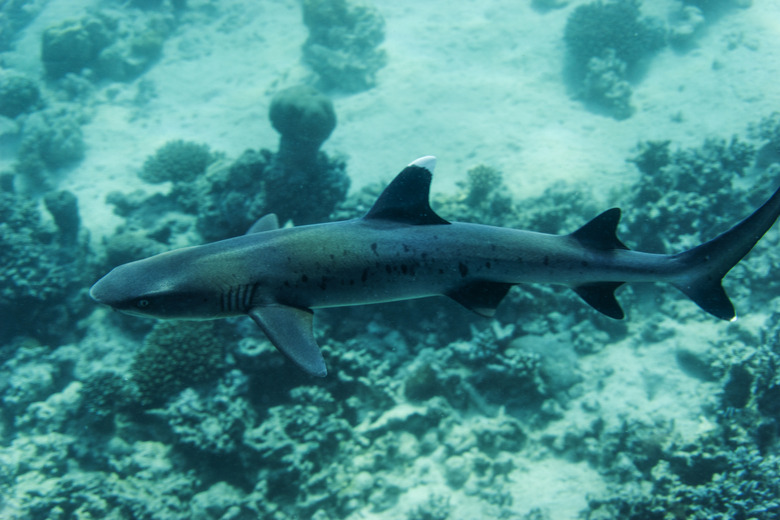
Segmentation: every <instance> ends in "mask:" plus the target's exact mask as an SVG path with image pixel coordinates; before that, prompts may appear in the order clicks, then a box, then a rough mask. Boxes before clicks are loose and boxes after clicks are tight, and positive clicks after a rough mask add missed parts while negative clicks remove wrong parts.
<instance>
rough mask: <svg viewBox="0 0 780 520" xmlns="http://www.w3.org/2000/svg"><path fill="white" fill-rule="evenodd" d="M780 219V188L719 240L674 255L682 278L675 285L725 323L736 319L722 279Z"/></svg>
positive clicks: (717, 238)
mask: <svg viewBox="0 0 780 520" xmlns="http://www.w3.org/2000/svg"><path fill="white" fill-rule="evenodd" d="M778 216H780V189H778V190H777V191H776V192H775V193H774V195H772V197H771V198H770V199H769V200H768V201H766V202H765V203H764V205H763V206H761V207H760V208H758V209H757V210H756V211H755V212H754V213H753V214H752V215H750V216H749V217H747V218H746V219H745V220H743V221H742V222H740V223H739V224H737V225H736V226H734V227H732V228H731V229H729V230H728V231H726V232H725V233H722V234H721V235H719V236H717V237H716V238H714V239H712V240H710V241H709V242H705V243H704V244H702V245H700V246H698V247H694V248H693V249H690V250H688V251H685V252H683V253H680V254H677V255H674V257H673V259H674V261H676V262H679V263H680V265H681V269H680V271H681V273H682V274H681V276H680V277H679V279H678V280H677V281H675V282H673V285H674V286H675V287H677V288H678V289H679V290H681V291H682V292H683V293H685V295H686V296H688V297H689V298H690V299H691V300H693V301H694V303H696V305H698V306H699V307H701V308H702V309H704V310H705V311H707V312H709V313H710V314H712V315H713V316H715V317H716V318H720V319H722V320H733V319H734V318H735V317H736V313H735V312H734V305H732V303H731V300H729V297H728V296H727V295H726V291H724V290H723V286H722V285H721V280H722V278H723V277H724V276H726V273H728V272H729V271H730V270H731V268H732V267H734V266H735V265H737V263H739V261H740V260H742V258H744V256H745V255H746V254H748V253H749V252H750V250H751V249H753V246H755V245H756V243H757V242H758V241H759V240H760V239H761V237H762V236H764V234H765V233H766V232H767V231H768V230H769V228H771V227H772V224H774V223H775V221H776V220H777V218H778Z"/></svg>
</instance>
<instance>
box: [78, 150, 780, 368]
mask: <svg viewBox="0 0 780 520" xmlns="http://www.w3.org/2000/svg"><path fill="white" fill-rule="evenodd" d="M435 165H436V158H435V157H432V156H426V157H421V158H419V159H417V160H415V161H413V162H412V163H411V164H409V165H408V166H407V167H405V168H404V169H403V170H402V171H401V172H400V173H399V174H398V175H397V176H396V177H395V179H394V180H393V181H392V182H391V183H390V184H389V185H388V186H387V188H385V190H384V191H383V192H382V193H381V194H380V196H379V197H378V198H377V200H376V202H375V203H374V205H373V206H372V207H371V209H370V210H369V211H368V213H366V214H365V215H364V216H363V217H361V218H357V219H352V220H346V221H339V222H329V223H322V224H313V225H304V226H298V227H279V223H278V219H277V217H276V216H275V215H274V214H269V215H266V216H265V217H262V218H261V219H259V220H258V221H257V222H256V223H255V224H254V225H253V226H252V227H251V228H250V229H249V231H248V232H247V233H246V234H245V235H242V236H238V237H234V238H229V239H227V240H221V241H218V242H212V243H208V244H204V245H198V246H193V247H186V248H182V249H176V250H173V251H169V252H165V253H162V254H158V255H155V256H152V257H149V258H145V259H142V260H137V261H134V262H130V263H127V264H124V265H120V266H118V267H116V268H114V269H113V270H112V271H110V272H109V273H108V274H106V275H105V276H104V277H103V278H101V279H100V280H98V281H97V282H96V283H95V284H94V285H93V286H92V288H91V289H90V295H91V297H92V298H93V299H94V300H95V301H97V302H99V303H102V304H105V305H108V306H110V307H112V308H113V309H115V310H117V311H120V312H123V313H126V314H131V315H136V316H144V317H152V318H158V319H181V320H208V319H217V318H226V317H232V316H249V317H251V318H252V319H253V320H254V321H255V322H256V323H257V325H258V326H259V327H260V329H262V330H263V332H264V333H265V334H266V336H267V337H268V339H269V340H270V341H271V343H273V345H274V346H275V347H276V348H277V349H278V350H279V351H281V352H282V353H283V354H285V355H286V356H287V357H288V358H289V359H290V360H291V361H292V362H293V363H294V364H295V365H297V366H298V367H300V368H301V369H303V370H304V371H305V372H307V373H308V374H310V375H312V376H319V377H324V376H325V375H327V368H326V364H325V360H324V358H323V356H322V353H321V352H320V348H319V346H318V344H317V341H316V339H315V336H314V330H313V309H318V308H325V307H340V306H349V305H363V304H372V303H381V302H390V301H397V300H407V299H413V298H425V297H430V296H437V295H444V296H447V297H449V298H451V299H452V300H455V301H456V302H458V303H459V304H461V305H463V306H464V307H466V308H467V309H470V310H471V311H474V312H475V313H477V314H479V315H481V316H485V317H492V316H493V315H494V314H495V312H496V309H497V307H498V306H499V304H500V303H501V301H502V299H503V298H504V297H505V296H506V294H507V293H508V291H509V290H510V289H511V288H512V287H513V286H515V285H518V284H527V283H546V284H557V285H563V286H567V287H570V288H571V289H573V290H574V292H575V293H576V294H578V295H579V296H580V297H581V298H582V299H583V300H584V301H585V302H586V303H588V304H589V305H590V306H591V307H593V308H594V309H596V310H597V311H599V312H601V313H603V314H605V315H607V316H609V317H611V318H615V319H622V318H623V317H624V312H623V309H622V308H621V306H620V304H619V303H618V301H617V299H616V297H615V290H616V289H618V288H619V287H620V286H622V285H623V284H625V283H646V282H653V283H654V282H661V283H668V284H671V285H673V286H674V287H676V288H677V289H679V290H680V291H682V292H683V293H684V294H685V295H687V296H688V297H689V298H690V299H691V300H693V302H695V303H696V304H697V305H698V306H699V307H701V308H702V309H703V310H704V311H706V312H708V313H710V314H712V315H713V316H715V317H716V318H719V319H722V320H733V319H735V316H736V314H735V311H734V306H733V305H732V303H731V301H730V300H729V298H728V296H727V295H726V292H725V291H724V289H723V285H722V283H721V282H722V279H723V277H724V276H725V275H726V273H728V272H729V271H730V270H731V269H732V267H734V266H735V265H736V264H737V263H738V262H739V261H740V260H742V258H743V257H744V256H745V255H746V254H747V253H748V252H749V251H750V250H751V249H752V248H753V246H754V245H755V244H756V243H757V242H758V241H759V240H760V239H761V237H762V236H763V235H764V234H765V233H766V232H767V231H768V230H769V229H770V228H771V227H772V225H773V224H774V222H775V221H776V220H777V218H778V215H780V189H778V190H777V191H776V192H775V193H774V195H772V196H771V198H769V200H768V201H767V202H766V203H764V204H763V205H762V206H761V207H759V208H758V209H757V210H756V211H755V212H754V213H753V214H751V215H750V216H748V217H747V218H745V219H744V220H742V221H741V222H739V223H738V224H736V225H735V226H733V227H732V228H730V229H729V230H727V231H725V232H723V233H722V234H720V235H719V236H717V237H715V238H713V239H712V240H709V241H707V242H705V243H703V244H701V245H699V246H697V247H694V248H693V249H689V250H687V251H683V252H679V253H676V254H657V253H646V252H640V251H632V250H629V248H628V247H626V246H625V245H624V244H623V243H622V242H621V241H620V240H619V239H618V236H617V227H618V223H619V220H620V215H621V213H620V209H618V208H612V209H609V210H607V211H605V212H603V213H601V214H600V215H598V216H596V217H595V218H593V219H592V220H590V221H589V222H587V223H586V224H585V225H583V226H582V227H581V228H579V229H577V230H576V231H574V232H573V233H570V234H566V235H553V234H545V233H538V232H534V231H526V230H519V229H510V228H503V227H496V226H488V225H481V224H471V223H461V222H450V221H448V220H445V219H443V218H442V217H440V216H439V215H437V214H436V213H435V212H434V211H433V210H432V209H431V206H430V203H429V191H430V186H431V180H432V177H433V171H434V168H435Z"/></svg>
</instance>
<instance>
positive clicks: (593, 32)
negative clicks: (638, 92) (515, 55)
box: [564, 0, 665, 119]
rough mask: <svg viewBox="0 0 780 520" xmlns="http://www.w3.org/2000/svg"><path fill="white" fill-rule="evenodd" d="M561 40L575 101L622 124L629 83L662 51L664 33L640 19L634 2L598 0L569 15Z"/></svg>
mask: <svg viewBox="0 0 780 520" xmlns="http://www.w3.org/2000/svg"><path fill="white" fill-rule="evenodd" d="M564 41H565V43H566V51H567V64H566V67H565V68H566V75H567V76H569V80H570V82H571V83H572V87H573V89H574V91H575V94H576V96H577V97H581V98H582V99H584V100H585V101H586V102H588V103H592V104H593V105H595V106H600V107H603V108H604V109H606V111H607V112H608V113H610V114H611V115H613V117H616V118H617V119H625V118H626V117H628V116H629V115H630V112H631V111H630V104H629V98H630V96H631V90H630V86H629V84H628V83H627V81H628V78H629V77H630V76H631V75H632V74H633V73H634V72H635V70H636V69H637V67H638V65H639V63H640V61H641V60H643V59H647V58H649V57H651V56H652V55H653V53H655V52H656V51H658V49H660V48H661V47H663V45H664V44H665V31H664V29H663V28H662V27H661V25H660V23H659V22H658V21H656V20H654V19H648V18H641V16H640V1H639V0H616V1H614V2H602V1H600V0H599V1H597V2H592V3H589V4H585V5H581V6H579V7H577V8H576V9H575V10H574V11H573V12H572V14H571V15H570V16H569V19H568V20H567V22H566V28H565V30H564Z"/></svg>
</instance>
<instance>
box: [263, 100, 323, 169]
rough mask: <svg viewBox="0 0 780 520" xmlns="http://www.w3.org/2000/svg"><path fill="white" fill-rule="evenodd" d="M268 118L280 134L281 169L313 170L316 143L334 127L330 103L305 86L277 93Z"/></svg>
mask: <svg viewBox="0 0 780 520" xmlns="http://www.w3.org/2000/svg"><path fill="white" fill-rule="evenodd" d="M268 119H270V120H271V125H273V127H274V129H275V130H276V131H277V132H279V134H280V136H281V137H280V139H279V151H278V152H277V157H278V160H279V161H280V163H281V166H282V168H284V169H285V170H297V169H304V170H311V169H314V168H315V167H316V164H317V154H318V153H319V149H320V146H322V143H324V142H325V140H326V139H327V138H328V137H330V134H331V133H332V132H333V129H334V128H336V112H335V111H334V110H333V102H332V101H331V100H330V99H329V98H328V97H327V96H324V95H323V94H321V93H320V92H318V91H317V90H316V89H314V88H313V87H309V86H307V85H300V86H296V87H290V88H286V89H284V90H280V91H279V92H277V93H276V94H275V95H274V97H273V99H271V107H270V108H269V111H268Z"/></svg>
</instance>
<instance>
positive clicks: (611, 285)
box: [573, 282, 625, 320]
mask: <svg viewBox="0 0 780 520" xmlns="http://www.w3.org/2000/svg"><path fill="white" fill-rule="evenodd" d="M623 283H625V282H598V283H586V284H583V285H578V286H577V287H574V288H573V289H574V292H576V293H577V294H578V295H579V297H580V298H582V299H583V300H585V303H587V304H588V305H590V306H591V307H593V308H594V309H596V310H597V311H599V312H600V313H602V314H605V315H607V316H609V317H610V318H615V319H616V320H622V319H623V318H624V317H625V313H624V312H623V309H622V308H621V307H620V304H619V303H618V301H617V299H616V298H615V289H617V288H618V287H620V286H621V285H623Z"/></svg>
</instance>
